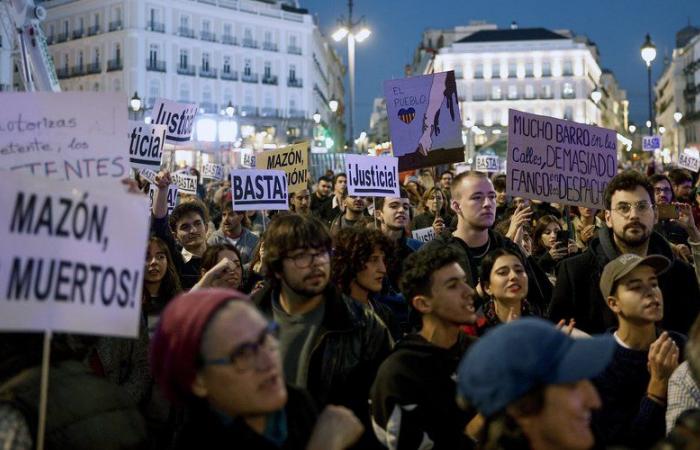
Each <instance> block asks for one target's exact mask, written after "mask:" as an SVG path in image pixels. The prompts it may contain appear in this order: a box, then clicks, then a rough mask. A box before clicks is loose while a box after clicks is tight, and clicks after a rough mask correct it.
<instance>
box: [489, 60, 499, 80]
mask: <svg viewBox="0 0 700 450" xmlns="http://www.w3.org/2000/svg"><path fill="white" fill-rule="evenodd" d="M491 78H501V64H500V63H494V64H493V66H491Z"/></svg>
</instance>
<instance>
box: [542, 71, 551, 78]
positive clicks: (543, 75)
mask: <svg viewBox="0 0 700 450" xmlns="http://www.w3.org/2000/svg"><path fill="white" fill-rule="evenodd" d="M551 76H552V71H551V70H543V71H542V78H549V77H551Z"/></svg>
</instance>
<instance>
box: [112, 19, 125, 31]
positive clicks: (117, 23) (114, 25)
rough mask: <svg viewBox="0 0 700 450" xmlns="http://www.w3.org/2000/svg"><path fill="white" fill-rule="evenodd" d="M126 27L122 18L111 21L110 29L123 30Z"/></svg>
mask: <svg viewBox="0 0 700 450" xmlns="http://www.w3.org/2000/svg"><path fill="white" fill-rule="evenodd" d="M122 28H124V25H123V23H122V21H121V20H115V21H114V22H110V23H109V31H117V30H121V29H122Z"/></svg>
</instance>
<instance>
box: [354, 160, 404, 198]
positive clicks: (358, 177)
mask: <svg viewBox="0 0 700 450" xmlns="http://www.w3.org/2000/svg"><path fill="white" fill-rule="evenodd" d="M345 173H346V174H347V176H348V193H349V194H350V195H353V196H362V197H399V196H400V195H401V194H400V192H399V169H398V159H397V158H395V157H393V156H363V155H345Z"/></svg>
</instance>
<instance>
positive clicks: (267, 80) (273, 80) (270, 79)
mask: <svg viewBox="0 0 700 450" xmlns="http://www.w3.org/2000/svg"><path fill="white" fill-rule="evenodd" d="M262 83H263V84H274V85H276V84H277V75H266V76H264V77H262Z"/></svg>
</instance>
